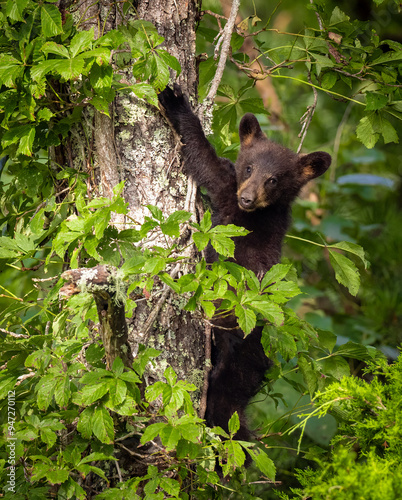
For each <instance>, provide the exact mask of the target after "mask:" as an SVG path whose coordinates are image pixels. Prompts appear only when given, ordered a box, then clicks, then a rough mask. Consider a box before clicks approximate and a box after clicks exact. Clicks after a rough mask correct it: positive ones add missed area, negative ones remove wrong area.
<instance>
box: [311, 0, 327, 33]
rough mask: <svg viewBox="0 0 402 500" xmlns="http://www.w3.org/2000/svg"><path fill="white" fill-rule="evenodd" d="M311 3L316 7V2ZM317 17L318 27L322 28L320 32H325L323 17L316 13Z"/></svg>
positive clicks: (312, 0)
mask: <svg viewBox="0 0 402 500" xmlns="http://www.w3.org/2000/svg"><path fill="white" fill-rule="evenodd" d="M310 3H311V5H314V0H310ZM315 15H316V16H317V20H318V26H319V27H320V30H321V31H323V29H324V25H323V23H322V19H321V16H320V14H319V13H318V12H317V11H315Z"/></svg>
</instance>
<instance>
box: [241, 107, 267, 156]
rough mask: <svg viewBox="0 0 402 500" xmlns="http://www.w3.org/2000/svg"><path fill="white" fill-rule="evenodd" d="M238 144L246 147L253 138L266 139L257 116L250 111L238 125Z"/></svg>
mask: <svg viewBox="0 0 402 500" xmlns="http://www.w3.org/2000/svg"><path fill="white" fill-rule="evenodd" d="M239 135H240V146H241V147H242V148H243V147H248V146H251V143H252V142H253V141H254V139H262V138H264V139H266V137H265V135H264V134H263V132H262V130H261V127H260V124H259V123H258V120H257V118H256V117H255V116H254V115H253V114H252V113H246V114H245V115H244V116H243V118H242V119H241V120H240V125H239Z"/></svg>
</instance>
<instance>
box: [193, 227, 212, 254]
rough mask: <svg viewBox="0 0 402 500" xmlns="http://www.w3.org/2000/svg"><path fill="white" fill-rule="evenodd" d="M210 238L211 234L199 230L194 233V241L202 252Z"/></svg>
mask: <svg viewBox="0 0 402 500" xmlns="http://www.w3.org/2000/svg"><path fill="white" fill-rule="evenodd" d="M210 239H211V238H210V235H209V234H205V233H198V232H196V233H193V241H194V243H195V246H196V247H197V249H198V250H199V251H200V252H201V251H202V250H204V248H205V247H206V246H207V245H208V243H209V240H210Z"/></svg>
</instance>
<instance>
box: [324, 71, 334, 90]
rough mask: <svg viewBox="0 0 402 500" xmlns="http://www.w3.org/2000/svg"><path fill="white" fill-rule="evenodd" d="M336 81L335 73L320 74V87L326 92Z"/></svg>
mask: <svg viewBox="0 0 402 500" xmlns="http://www.w3.org/2000/svg"><path fill="white" fill-rule="evenodd" d="M337 80H338V75H337V74H336V73H335V71H328V72H326V73H324V74H322V77H321V86H322V87H323V88H324V89H326V90H330V89H332V87H333V86H334V85H335V83H336V82H337Z"/></svg>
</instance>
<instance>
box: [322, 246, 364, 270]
mask: <svg viewBox="0 0 402 500" xmlns="http://www.w3.org/2000/svg"><path fill="white" fill-rule="evenodd" d="M328 248H337V249H339V250H344V251H345V252H349V253H352V254H353V255H357V257H359V258H360V259H361V260H362V261H363V263H364V267H365V269H367V268H368V266H369V264H370V263H369V261H368V260H367V259H366V255H365V252H364V249H363V247H361V246H360V245H357V244H356V243H351V242H350V241H339V242H338V243H334V244H333V245H328Z"/></svg>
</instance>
